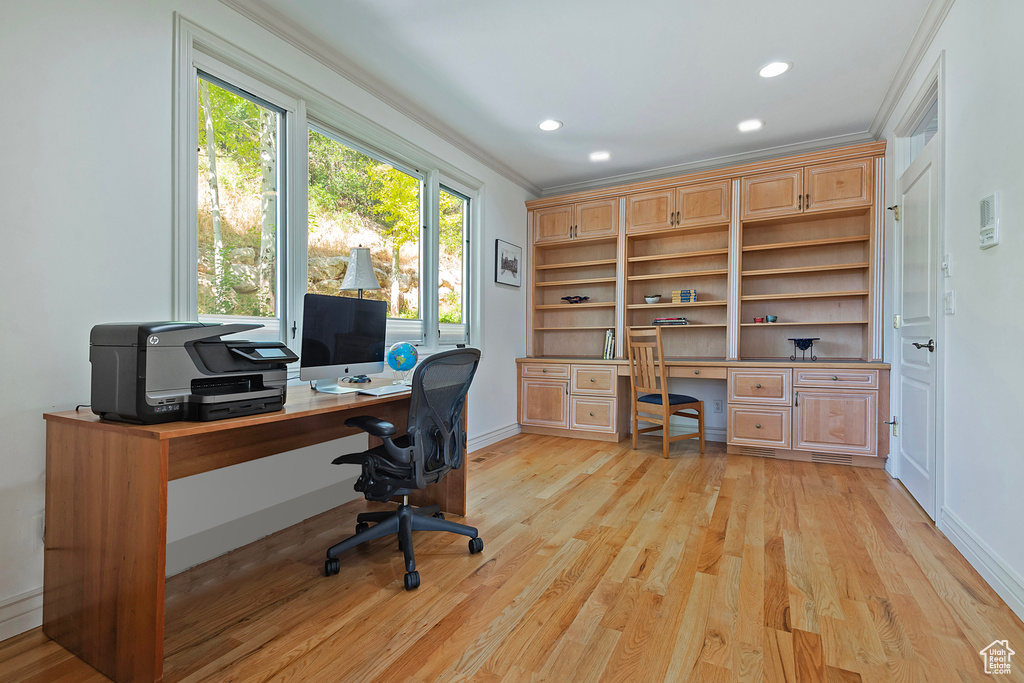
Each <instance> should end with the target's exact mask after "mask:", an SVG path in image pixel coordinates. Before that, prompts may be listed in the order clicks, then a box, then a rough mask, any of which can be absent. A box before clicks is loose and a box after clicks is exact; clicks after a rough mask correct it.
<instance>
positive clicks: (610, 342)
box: [603, 330, 615, 360]
mask: <svg viewBox="0 0 1024 683" xmlns="http://www.w3.org/2000/svg"><path fill="white" fill-rule="evenodd" d="M614 357H615V330H606V331H605V333H604V355H603V358H604V359H605V360H611V359H612V358H614Z"/></svg>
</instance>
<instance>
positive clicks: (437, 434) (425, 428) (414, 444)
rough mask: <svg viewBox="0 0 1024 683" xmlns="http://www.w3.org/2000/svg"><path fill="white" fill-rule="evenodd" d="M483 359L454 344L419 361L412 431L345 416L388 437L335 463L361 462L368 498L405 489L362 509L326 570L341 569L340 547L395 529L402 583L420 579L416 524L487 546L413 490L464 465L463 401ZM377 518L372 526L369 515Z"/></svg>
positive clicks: (361, 483) (360, 485)
mask: <svg viewBox="0 0 1024 683" xmlns="http://www.w3.org/2000/svg"><path fill="white" fill-rule="evenodd" d="M479 363H480V352H479V351H478V350H476V349H455V350H454V351H446V352H444V353H437V354H434V355H432V356H430V357H429V358H427V359H426V360H424V361H423V362H422V363H420V364H419V365H418V366H417V367H416V371H415V372H414V373H413V376H412V397H411V400H410V404H409V420H408V423H407V432H406V433H405V434H403V435H402V436H398V437H395V438H392V437H394V436H395V432H396V431H397V430H396V429H395V426H394V425H393V424H391V423H390V422H385V421H384V420H379V419H377V418H375V417H370V416H366V415H363V416H359V417H353V418H350V419H348V420H345V424H346V425H347V426H349V427H357V428H359V429H362V430H363V431H365V432H367V433H369V434H372V435H373V436H376V437H378V438H380V439H381V440H383V442H384V443H383V444H381V445H380V446H377V447H375V448H371V449H370V450H368V451H365V452H363V453H351V454H349V455H343V456H341V457H339V458H335V459H334V460H333V461H332V462H333V463H334V464H335V465H340V464H342V463H353V464H359V465H362V467H363V473H362V474H361V475H360V476H359V479H358V480H357V481H356V483H355V490H356V491H361V492H363V495H364V496H365V497H366V499H367V500H376V501H381V502H387V501H389V500H391V498H393V497H394V496H402V504H401V505H399V506H398V509H397V510H395V511H394V512H364V513H361V514H360V515H359V516H358V517H356V533H355V535H354V536H351V537H349V538H346V539H345V540H344V541H342V542H341V543H338V544H337V545H334V546H332V547H331V548H330V549H328V551H327V561H326V562H325V563H324V572H325V573H326V574H327V576H331V575H333V574H337V573H338V572H339V571H341V561H340V560H339V559H338V555H340V554H341V553H343V552H345V551H346V550H349V549H350V548H354V547H355V546H357V545H359V544H360V543H365V542H366V541H371V540H373V539H375V538H383V537H384V536H389V535H391V534H398V545H399V548H401V550H402V552H403V553H404V555H405V571H406V574H405V589H406V590H412V589H414V588H417V587H418V586H419V585H420V575H419V572H417V571H416V559H415V557H414V555H413V549H412V532H413V531H449V532H452V533H456V534H462V535H463V536H469V552H470V553H474V554H475V553H478V552H480V551H481V550H483V548H484V542H483V539H481V538H479V536H478V535H477V530H476V529H475V528H473V527H471V526H466V525H465V524H456V523H455V522H450V521H446V520H445V519H444V515H443V514H442V513H441V512H440V509H439V508H438V506H437V505H429V506H426V507H422V508H416V509H413V507H412V506H411V505H409V493H410V492H411V491H414V490H418V489H422V488H425V487H426V486H427V485H428V484H433V483H436V482H438V481H440V480H441V478H442V477H444V476H445V475H446V474H448V472H449V471H450V470H452V469H458V468H459V467H462V454H463V452H464V450H465V447H466V432H465V430H464V425H463V423H462V408H463V406H464V405H465V403H466V394H467V392H469V385H470V383H471V382H472V381H473V375H475V374H476V368H477V365H478V364H479ZM370 522H373V523H374V525H373V526H370V525H369V523H370Z"/></svg>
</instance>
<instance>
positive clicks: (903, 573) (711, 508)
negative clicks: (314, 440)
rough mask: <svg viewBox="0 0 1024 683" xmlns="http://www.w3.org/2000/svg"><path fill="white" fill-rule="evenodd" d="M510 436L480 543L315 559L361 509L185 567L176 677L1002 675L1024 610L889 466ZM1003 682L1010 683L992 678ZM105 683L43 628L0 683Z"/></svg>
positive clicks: (491, 459)
mask: <svg viewBox="0 0 1024 683" xmlns="http://www.w3.org/2000/svg"><path fill="white" fill-rule="evenodd" d="M660 446H661V441H660V439H656V438H644V439H642V440H641V448H640V450H638V451H632V450H630V447H629V441H625V442H622V443H619V444H607V443H600V442H593V441H579V440H571V439H564V438H559V437H549V436H525V435H524V436H519V437H515V438H512V439H508V440H506V441H503V442H501V443H499V444H497V445H495V446H493V447H491V448H489V449H486V450H482V451H477V452H476V453H474V454H473V455H472V456H471V461H472V462H471V463H470V465H469V468H470V469H469V490H470V501H469V505H470V516H469V519H468V522H469V523H471V524H474V525H476V526H478V527H479V528H480V532H481V535H482V537H483V538H484V541H485V546H484V551H483V553H482V554H480V555H470V554H469V552H468V549H467V547H466V539H465V538H463V537H461V536H460V537H456V536H450V535H447V534H436V533H430V532H417V535H416V537H415V546H416V556H417V565H418V569H419V572H420V576H421V579H422V586H421V587H420V588H419V589H418V590H416V591H414V592H411V593H407V592H406V591H405V590H403V588H402V575H403V572H404V568H403V565H402V561H401V554H400V553H399V551H398V548H397V543H396V542H395V541H394V539H382V540H380V541H377V542H374V543H371V544H368V545H367V546H364V547H361V548H359V549H358V550H356V551H353V552H351V553H350V554H349V555H347V556H345V557H344V558H343V561H342V567H341V573H340V575H338V576H334V577H330V578H325V577H324V576H323V553H324V550H325V549H326V548H327V546H329V545H331V544H332V543H333V542H334V541H335V540H336V539H337V538H338V537H340V536H343V535H347V534H348V533H350V531H351V529H352V527H353V525H354V518H355V514H356V512H357V511H360V510H363V509H366V504H365V503H363V502H362V501H356V502H353V503H349V504H346V505H344V506H342V507H340V508H337V509H335V510H332V511H330V512H327V513H325V514H323V515H320V516H318V517H315V518H313V519H310V520H307V521H306V522H304V523H302V524H299V525H297V526H295V527H292V528H290V529H287V530H285V531H283V532H280V533H278V534H275V535H273V536H270V537H268V538H266V539H264V540H262V541H260V542H257V543H254V544H252V545H250V546H246V547H245V548H241V549H239V550H237V551H235V552H232V553H230V554H228V555H225V556H223V557H221V558H218V559H216V560H213V561H211V562H208V563H206V564H204V565H202V566H200V567H197V568H195V569H192V570H190V571H188V572H185V573H183V574H180V575H178V576H175V577H173V578H172V579H170V580H169V581H168V584H167V596H168V598H167V634H166V660H165V665H164V678H165V680H166V681H173V682H177V681H217V682H222V681H269V680H273V681H301V682H303V683H305V682H311V681H325V682H331V683H336V682H339V681H364V680H365V681H371V680H373V681H395V682H396V683H406V682H412V683H426V682H427V681H442V682H444V683H448V682H450V681H479V682H491V681H517V682H519V681H557V682H561V681H629V682H636V681H672V682H674V681H795V682H803V681H826V682H828V683H838V682H843V683H846V682H850V681H913V682H917V681H920V682H928V683H932V682H942V681H988V680H992V678H991V677H989V676H986V675H985V674H984V673H983V668H982V661H981V657H980V656H979V654H978V651H979V650H981V649H982V648H983V647H985V646H986V645H988V644H989V643H990V642H992V641H993V640H996V639H1000V640H1002V639H1008V640H1009V642H1010V645H1011V647H1014V648H1016V650H1017V651H1018V652H1020V653H1021V654H1019V655H1017V657H1018V658H1019V659H1018V661H1016V662H1014V663H1013V668H1014V671H1013V674H1012V675H1010V676H1002V677H999V679H1001V680H1004V681H1007V680H1013V681H1022V680H1024V676H1022V673H1024V625H1022V623H1021V621H1020V620H1019V619H1018V618H1017V617H1016V616H1014V615H1013V614H1012V613H1011V612H1010V610H1009V609H1008V608H1007V607H1006V605H1005V604H1004V603H1003V602H1002V600H1000V598H999V597H998V596H996V594H995V593H994V592H993V591H992V589H991V588H989V587H988V586H987V585H986V584H985V583H984V581H982V579H981V578H980V577H979V576H978V574H977V573H976V572H975V571H974V570H973V569H972V568H971V567H970V566H969V565H968V564H967V562H966V561H965V560H964V559H963V557H961V556H960V555H959V554H958V553H957V551H956V550H955V549H954V548H953V546H952V545H951V544H950V543H949V541H947V540H946V539H945V538H944V537H943V536H942V534H941V533H939V532H938V531H937V530H936V529H935V527H934V526H933V525H932V523H931V522H929V521H928V520H927V519H926V518H925V516H924V514H923V513H922V512H921V511H920V509H919V508H918V507H917V506H916V505H915V504H914V502H913V501H912V500H911V499H910V498H909V496H908V495H907V494H906V492H905V491H904V490H903V488H902V487H901V486H900V485H899V483H897V482H895V481H893V480H892V479H890V478H889V476H888V475H887V474H886V473H885V472H884V471H881V470H866V469H851V468H848V467H841V466H833V465H821V464H810V463H801V462H790V461H774V460H768V459H760V458H752V457H746V456H726V455H724V453H723V449H722V447H721V445H720V444H715V443H709V444H708V453H707V455H705V456H703V457H702V456H699V455H698V454H697V453H696V442H677V443H674V444H673V445H672V457H671V458H670V459H668V460H664V459H663V458H662V457H661V452H660ZM999 679H997V680H999ZM56 680H61V681H103V680H106V679H104V678H103V677H102V676H100V675H99V674H97V673H95V672H94V671H92V670H91V669H90V668H89V667H87V666H86V665H84V664H82V663H81V662H80V661H78V660H76V659H74V658H72V657H71V656H70V655H69V654H68V653H66V652H65V651H64V650H63V649H62V648H60V647H59V646H57V645H56V644H54V643H53V642H51V641H49V640H48V639H47V638H46V637H45V636H43V635H42V634H41V632H40V631H39V630H38V629H36V630H34V631H31V632H29V633H27V634H23V635H21V636H18V637H16V638H12V639H10V640H8V641H5V642H3V643H0V681H5V682H6V683H13V682H14V681H19V682H21V681H47V682H49V681H56Z"/></svg>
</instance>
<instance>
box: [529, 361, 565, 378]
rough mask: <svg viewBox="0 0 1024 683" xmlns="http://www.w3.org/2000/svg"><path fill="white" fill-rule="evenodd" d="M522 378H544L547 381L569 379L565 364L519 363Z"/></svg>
mask: <svg viewBox="0 0 1024 683" xmlns="http://www.w3.org/2000/svg"><path fill="white" fill-rule="evenodd" d="M519 367H520V368H522V370H520V372H521V373H522V374H521V376H522V377H546V378H548V379H569V365H568V364H566V363H521V364H520V366H519Z"/></svg>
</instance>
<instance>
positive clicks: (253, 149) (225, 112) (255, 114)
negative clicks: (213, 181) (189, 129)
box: [198, 79, 260, 187]
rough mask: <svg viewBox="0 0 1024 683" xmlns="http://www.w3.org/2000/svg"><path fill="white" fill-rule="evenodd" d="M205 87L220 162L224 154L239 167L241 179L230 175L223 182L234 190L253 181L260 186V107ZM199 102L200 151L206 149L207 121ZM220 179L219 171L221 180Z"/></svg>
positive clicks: (215, 86) (218, 89)
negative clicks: (229, 182) (229, 184)
mask: <svg viewBox="0 0 1024 683" xmlns="http://www.w3.org/2000/svg"><path fill="white" fill-rule="evenodd" d="M200 80H201V79H200ZM206 85H207V92H208V93H209V96H210V113H211V115H212V121H213V135H214V142H215V143H216V145H217V157H218V161H220V156H221V155H222V154H223V155H224V156H227V157H230V158H231V159H233V160H234V161H235V162H236V164H237V166H236V168H237V171H238V175H237V176H235V177H231V176H230V175H227V176H225V178H224V179H225V180H232V181H234V185H235V187H240V186H242V185H244V184H246V183H249V182H252V181H256V182H259V180H260V106H259V105H258V104H256V103H255V102H253V101H251V100H247V99H246V98H244V97H241V96H240V95H236V94H235V93H233V92H231V91H229V90H225V89H224V88H221V87H219V86H217V85H215V84H213V83H207V84H206ZM200 87H201V86H200ZM199 101H200V106H199V128H198V131H199V147H200V148H201V149H206V121H205V118H204V112H203V107H202V98H201V97H200V100H199ZM219 175H220V174H219V169H218V179H219Z"/></svg>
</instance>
